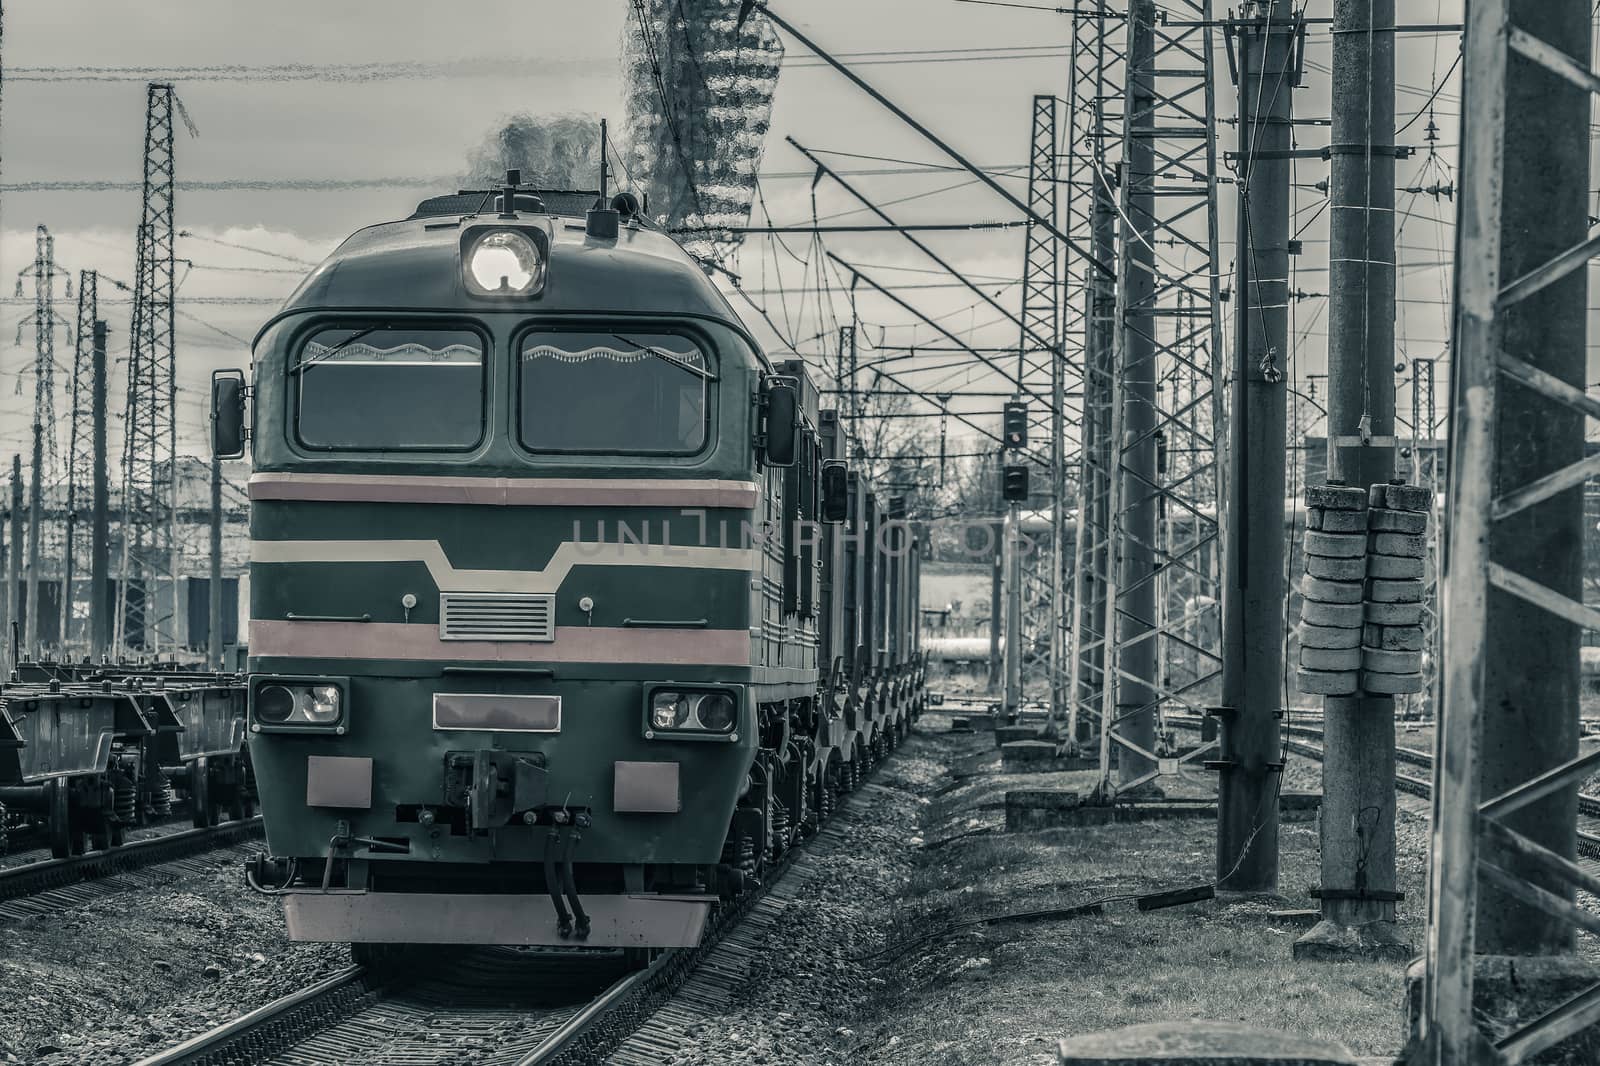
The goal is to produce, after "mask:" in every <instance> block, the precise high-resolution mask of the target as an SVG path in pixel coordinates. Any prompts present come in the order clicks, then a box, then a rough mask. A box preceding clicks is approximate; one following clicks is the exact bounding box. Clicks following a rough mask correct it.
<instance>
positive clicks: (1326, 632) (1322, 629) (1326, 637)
mask: <svg viewBox="0 0 1600 1066" xmlns="http://www.w3.org/2000/svg"><path fill="white" fill-rule="evenodd" d="M1374 628H1376V627H1374ZM1300 647H1302V648H1329V649H1337V648H1359V647H1361V630H1359V629H1355V628H1353V627H1349V626H1314V625H1303V626H1301V627H1300Z"/></svg>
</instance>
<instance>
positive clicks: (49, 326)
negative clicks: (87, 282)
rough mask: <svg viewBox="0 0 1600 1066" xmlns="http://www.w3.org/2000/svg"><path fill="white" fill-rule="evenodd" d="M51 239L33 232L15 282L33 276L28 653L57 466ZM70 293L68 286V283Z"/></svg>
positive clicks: (40, 640)
mask: <svg viewBox="0 0 1600 1066" xmlns="http://www.w3.org/2000/svg"><path fill="white" fill-rule="evenodd" d="M56 273H57V269H56V263H55V238H54V237H52V236H51V235H50V231H49V230H48V229H46V228H45V227H44V226H43V225H42V224H41V225H40V226H39V227H38V228H37V229H35V231H34V256H33V263H32V265H31V266H28V267H25V268H24V269H23V271H22V274H21V277H19V278H18V281H17V290H18V295H21V290H22V280H21V278H22V277H27V278H31V279H32V280H33V314H32V315H30V316H28V317H27V318H25V319H23V320H22V321H21V322H20V323H18V325H17V335H18V340H19V342H20V339H21V335H22V330H23V329H24V327H26V326H27V325H29V324H30V323H31V324H32V325H33V346H34V363H33V461H32V470H31V471H30V474H29V484H28V559H27V572H26V586H27V591H26V603H25V605H24V607H23V626H22V647H23V648H24V649H25V650H26V652H27V653H28V654H31V655H34V656H38V655H39V653H40V652H41V650H42V648H43V645H44V634H43V633H42V632H41V629H40V625H41V622H40V619H41V611H40V608H41V603H40V600H41V595H40V589H41V587H42V585H43V580H44V566H45V556H46V555H47V554H53V553H47V552H46V550H45V546H44V540H45V538H46V537H50V539H51V540H52V541H54V540H55V537H53V536H51V531H50V529H49V528H48V525H47V523H46V522H45V520H44V497H45V485H46V484H47V483H50V482H52V481H53V480H54V477H55V468H56V459H57V456H56V434H55V428H56V401H55V394H56V371H55V367H56V326H57V324H58V318H57V315H56V312H55V278H56ZM68 289H69V292H70V289H71V286H70V284H69V285H68Z"/></svg>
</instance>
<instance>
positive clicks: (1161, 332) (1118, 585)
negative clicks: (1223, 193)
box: [1067, 0, 1225, 797]
mask: <svg viewBox="0 0 1600 1066" xmlns="http://www.w3.org/2000/svg"><path fill="white" fill-rule="evenodd" d="M1212 39H1213V29H1212V21H1211V4H1210V0H1160V2H1155V0H1130V3H1129V4H1128V5H1127V8H1126V9H1125V12H1124V13H1117V14H1113V13H1112V12H1110V11H1108V10H1100V11H1096V12H1091V13H1088V14H1082V13H1080V14H1079V15H1078V17H1077V33H1076V34H1075V38H1074V54H1075V77H1074V120H1073V137H1074V141H1073V144H1072V145H1071V149H1072V153H1071V155H1070V156H1069V174H1068V182H1069V187H1070V188H1072V189H1073V191H1074V192H1075V193H1076V194H1078V197H1079V198H1080V200H1081V201H1082V202H1084V203H1085V204H1086V205H1087V206H1086V208H1085V210H1084V214H1086V215H1087V216H1088V218H1087V226H1088V228H1089V231H1090V234H1091V244H1092V246H1093V247H1096V248H1104V249H1106V250H1108V251H1109V250H1110V248H1111V247H1112V241H1113V235H1112V228H1113V226H1114V225H1115V227H1116V229H1118V230H1119V231H1120V233H1119V234H1118V236H1119V238H1120V239H1119V240H1118V241H1117V248H1118V253H1117V262H1118V271H1117V284H1116V287H1115V289H1114V290H1113V289H1111V288H1109V287H1108V286H1107V285H1106V284H1105V283H1104V282H1103V281H1101V280H1100V279H1098V278H1096V277H1095V275H1094V273H1093V272H1092V271H1089V270H1084V269H1080V270H1069V287H1072V286H1081V288H1079V289H1078V291H1076V292H1073V293H1071V296H1072V297H1075V298H1069V302H1068V306H1069V308H1070V309H1071V310H1069V312H1068V314H1069V316H1070V317H1069V322H1070V321H1074V320H1075V321H1076V322H1078V323H1081V335H1082V337H1083V338H1084V343H1083V346H1082V349H1081V351H1082V361H1081V363H1080V364H1079V366H1080V367H1081V374H1082V380H1083V390H1082V391H1083V395H1084V401H1083V411H1084V415H1083V422H1082V425H1083V430H1082V439H1081V445H1082V446H1081V448H1080V450H1079V455H1078V460H1079V461H1078V466H1079V470H1080V474H1079V477H1080V482H1079V485H1078V501H1079V502H1078V514H1077V527H1078V530H1077V543H1076V544H1075V546H1074V584H1075V588H1076V591H1077V595H1076V597H1075V601H1076V604H1077V610H1076V619H1075V623H1076V624H1075V626H1074V628H1073V632H1072V640H1071V644H1072V649H1073V650H1072V652H1071V655H1070V657H1069V663H1068V666H1069V682H1068V688H1069V691H1070V693H1071V698H1070V700H1069V701H1068V705H1067V708H1068V716H1069V736H1070V739H1071V741H1072V742H1073V743H1081V742H1083V741H1085V740H1087V739H1088V738H1089V735H1090V734H1091V732H1092V733H1093V734H1095V736H1096V739H1097V741H1098V743H1097V744H1096V746H1097V747H1098V750H1099V762H1100V770H1101V787H1100V793H1101V795H1102V796H1103V797H1109V796H1111V795H1114V794H1116V793H1117V792H1119V791H1127V790H1129V789H1133V788H1138V787H1141V786H1144V785H1147V784H1150V783H1151V782H1153V781H1154V780H1155V779H1156V778H1157V777H1158V776H1159V775H1160V774H1161V773H1162V772H1168V773H1170V772H1173V770H1174V769H1182V768H1183V767H1182V766H1181V764H1180V766H1178V767H1174V766H1173V765H1172V764H1171V763H1167V764H1165V766H1163V764H1162V763H1160V762H1159V761H1158V760H1157V755H1158V754H1159V751H1158V748H1157V746H1156V743H1155V741H1156V731H1155V723H1156V717H1157V715H1158V714H1159V713H1161V712H1164V711H1165V710H1166V709H1168V708H1171V707H1183V708H1187V709H1190V710H1199V709H1201V708H1202V707H1203V706H1204V704H1205V703H1206V702H1208V700H1209V699H1210V698H1211V697H1213V696H1214V694H1215V693H1214V689H1215V682H1216V678H1217V676H1218V674H1219V672H1220V667H1221V657H1220V654H1219V642H1220V633H1219V632H1218V630H1217V613H1216V611H1217V603H1218V601H1219V600H1220V598H1221V597H1220V585H1221V581H1220V552H1219V550H1218V546H1219V543H1220V526H1219V518H1218V516H1219V514H1220V513H1221V507H1220V503H1221V495H1222V484H1221V477H1220V471H1221V469H1222V467H1221V466H1220V465H1219V461H1218V460H1219V454H1220V453H1221V452H1222V451H1223V450H1224V449H1225V444H1224V434H1223V433H1222V427H1223V425H1224V415H1223V406H1222V390H1221V387H1220V386H1221V381H1222V373H1223V366H1222V362H1221V359H1222V344H1221V322H1220V320H1219V319H1218V317H1217V316H1216V314H1215V313H1214V311H1213V309H1214V308H1215V307H1216V306H1217V305H1218V303H1219V300H1220V292H1219V282H1218V271H1217V262H1218V254H1217V246H1218V231H1217V201H1216V173H1217V155H1216V151H1217V149H1216V132H1215V119H1216V105H1215V96H1214V92H1213V89H1212V75H1213V67H1212V61H1211V56H1212ZM1113 155H1115V156H1116V158H1117V159H1118V160H1119V162H1118V164H1117V169H1116V171H1115V173H1114V174H1113V173H1112V171H1111V169H1110V166H1109V161H1110V159H1111V157H1112V156H1113ZM1086 188H1087V189H1088V190H1089V191H1090V192H1091V195H1084V191H1085V189H1086ZM1072 333H1073V331H1072V330H1071V329H1070V327H1069V330H1068V336H1071V335H1072ZM1103 723H1109V725H1110V728H1104V727H1103ZM1130 725H1132V726H1135V727H1137V728H1135V729H1132V730H1130V729H1129V728H1128V727H1129V726H1130ZM1199 755H1200V753H1199V752H1196V753H1194V754H1193V755H1191V756H1188V757H1186V758H1187V759H1188V760H1194V759H1195V758H1197V757H1198V756H1199ZM1114 756H1120V757H1118V758H1116V761H1117V762H1118V763H1119V764H1121V766H1122V774H1121V780H1120V782H1119V783H1117V784H1113V783H1112V781H1111V763H1112V761H1113V758H1114Z"/></svg>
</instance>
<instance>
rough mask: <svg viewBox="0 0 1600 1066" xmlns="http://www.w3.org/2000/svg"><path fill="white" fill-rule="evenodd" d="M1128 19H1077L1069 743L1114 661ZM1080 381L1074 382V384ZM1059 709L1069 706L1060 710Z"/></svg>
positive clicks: (1091, 14)
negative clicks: (1118, 308)
mask: <svg viewBox="0 0 1600 1066" xmlns="http://www.w3.org/2000/svg"><path fill="white" fill-rule="evenodd" d="M1125 26H1126V20H1125V19H1124V17H1123V15H1122V13H1121V12H1117V11H1113V10H1112V9H1111V7H1110V6H1109V4H1108V3H1107V2H1106V0H1098V2H1097V3H1096V4H1095V5H1094V9H1093V10H1089V8H1088V5H1080V7H1079V11H1078V13H1077V14H1076V15H1075V17H1074V19H1073V36H1072V87H1071V95H1070V98H1069V105H1070V112H1071V116H1070V124H1071V125H1070V128H1069V130H1068V133H1067V188H1068V190H1070V192H1071V195H1070V196H1069V197H1068V198H1067V211H1066V218H1065V223H1066V228H1067V232H1068V234H1069V235H1070V236H1072V238H1073V242H1072V243H1073V245H1074V246H1075V247H1073V248H1071V249H1070V250H1069V253H1068V255H1067V262H1066V271H1065V274H1066V289H1067V293H1066V299H1065V301H1064V302H1063V325H1062V342H1063V346H1064V350H1065V351H1064V365H1065V368H1066V370H1067V373H1068V375H1069V377H1075V379H1076V381H1077V383H1078V386H1079V388H1078V390H1077V391H1078V392H1079V393H1080V394H1081V396H1082V399H1081V401H1080V407H1079V415H1080V417H1079V420H1078V434H1077V442H1076V452H1075V454H1073V455H1070V456H1069V457H1068V460H1067V461H1068V463H1069V464H1070V465H1072V466H1074V467H1075V468H1076V470H1077V498H1076V503H1077V506H1076V508H1075V513H1074V522H1075V525H1076V533H1075V536H1074V537H1073V556H1072V583H1073V596H1072V604H1073V608H1072V620H1071V637H1070V640H1069V642H1068V649H1067V682H1066V693H1067V698H1066V707H1065V713H1066V718H1067V738H1066V739H1067V742H1068V745H1069V746H1072V747H1076V746H1079V745H1081V744H1084V743H1087V742H1088V741H1089V740H1090V739H1091V736H1090V730H1089V714H1090V713H1092V712H1093V710H1094V709H1095V708H1097V707H1098V693H1099V692H1100V690H1101V688H1102V685H1103V670H1104V666H1105V653H1106V639H1105V629H1104V625H1105V577H1106V574H1107V567H1108V565H1109V558H1110V556H1109V554H1108V553H1109V551H1110V541H1109V522H1108V520H1107V513H1106V505H1107V503H1108V501H1109V496H1110V493H1109V486H1110V472H1111V457H1110V452H1109V450H1108V448H1107V442H1108V441H1109V440H1110V426H1109V415H1110V411H1111V391H1110V378H1109V372H1110V353H1111V344H1110V327H1111V324H1112V321H1113V303H1114V299H1115V287H1114V285H1113V279H1112V278H1110V277H1107V276H1106V275H1105V274H1104V273H1103V272H1102V271H1100V270H1098V269H1097V268H1096V267H1095V265H1094V264H1095V262H1096V261H1098V262H1100V263H1110V262H1114V261H1115V256H1116V248H1115V239H1116V238H1115V214H1114V211H1113V207H1112V204H1111V202H1110V199H1109V192H1110V189H1111V184H1110V180H1109V178H1108V177H1107V160H1108V158H1109V156H1110V152H1111V151H1112V149H1113V147H1114V146H1115V145H1117V144H1118V143H1120V141H1121V132H1120V131H1121V125H1122V119H1123V109H1122V107H1121V106H1120V104H1119V98H1120V96H1121V93H1122V82H1123V80H1124V68H1125V59H1126V34H1125V32H1124V30H1125ZM1069 389H1070V386H1069ZM1053 713H1060V712H1054V711H1053Z"/></svg>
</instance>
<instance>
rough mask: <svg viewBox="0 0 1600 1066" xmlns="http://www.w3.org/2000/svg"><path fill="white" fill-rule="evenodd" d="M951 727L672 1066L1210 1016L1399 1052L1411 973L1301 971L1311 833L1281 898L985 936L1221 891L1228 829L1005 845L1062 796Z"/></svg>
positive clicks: (958, 1056) (909, 1059) (1306, 768)
mask: <svg viewBox="0 0 1600 1066" xmlns="http://www.w3.org/2000/svg"><path fill="white" fill-rule="evenodd" d="M947 727H948V717H947V716H944V715H939V714H934V713H930V714H929V715H927V716H925V717H924V719H923V721H922V723H921V725H920V727H919V731H918V733H917V734H915V735H914V736H913V737H912V739H911V740H910V741H909V742H908V743H907V744H906V745H905V746H903V747H902V748H901V751H900V753H899V754H898V755H897V756H896V758H895V759H894V760H893V761H891V762H890V763H889V764H888V765H887V766H886V767H885V768H884V770H883V771H881V772H880V774H879V775H878V777H877V778H876V783H879V784H882V785H885V786H887V788H888V790H889V791H888V792H886V793H884V794H882V795H881V797H880V799H879V800H878V801H876V804H875V806H874V807H873V808H872V815H871V821H870V822H868V821H867V819H866V818H865V817H862V816H857V817H856V821H855V822H854V824H852V826H851V827H850V828H849V829H848V830H847V838H848V844H847V846H846V847H845V848H842V849H840V853H839V855H838V856H837V858H838V860H839V861H837V862H834V863H832V864H830V865H829V867H828V868H827V870H826V872H824V873H822V874H821V875H820V876H819V877H818V878H817V880H816V881H815V882H814V883H813V885H812V886H811V888H810V889H809V890H808V891H807V893H806V894H805V897H804V898H803V899H801V900H799V901H797V902H796V903H794V904H793V905H791V906H790V907H789V909H788V911H787V913H786V915H785V917H784V920H783V922H782V924H781V925H780V927H779V928H778V930H777V931H775V933H774V935H773V937H772V940H771V942H770V946H769V948H768V950H767V953H766V954H765V956H764V958H763V959H762V960H761V961H760V962H759V963H758V964H757V966H756V968H755V970H754V971H753V972H752V974H751V978H750V980H749V981H748V982H747V983H746V985H745V987H744V988H743V990H742V992H741V993H740V994H738V995H736V996H735V998H734V1000H733V1001H732V1002H731V1003H730V1004H729V1005H728V1006H727V1007H726V1008H725V1009H724V1010H723V1011H721V1012H720V1013H719V1014H717V1015H716V1016H713V1017H709V1018H707V1019H706V1020H705V1021H704V1022H703V1023H702V1024H701V1025H700V1026H699V1028H698V1030H697V1032H696V1034H695V1038H694V1042H693V1043H692V1045H690V1046H689V1047H688V1048H687V1049H686V1050H685V1051H684V1052H683V1053H681V1054H680V1055H679V1056H678V1057H677V1058H675V1059H673V1060H672V1063H673V1066H688V1064H696V1066H708V1064H713V1063H725V1062H726V1063H818V1064H830V1066H831V1064H844V1063H874V1064H881V1066H901V1064H903V1066H913V1064H915V1066H930V1064H946V1063H948V1064H950V1066H955V1064H958V1063H960V1064H967V1063H972V1062H986V1063H1005V1064H1039V1066H1044V1064H1047V1063H1051V1062H1053V1061H1054V1056H1053V1053H1052V1051H1051V1048H1052V1047H1053V1046H1054V1042H1055V1040H1056V1039H1057V1038H1059V1037H1062V1036H1067V1035H1071V1034H1073V1033H1078V1032H1087V1031H1093V1030H1096V1029H1105V1028H1112V1027H1115V1026H1119V1025H1126V1024H1133V1023H1136V1022H1143V1021H1152V1020H1156V1019H1162V1018H1171V1019H1181V1018H1191V1017H1195V1018H1199V1017H1205V1018H1217V1019H1237V1020H1246V1021H1248V1022H1250V1023H1251V1024H1254V1025H1258V1026H1263V1027H1267V1028H1274V1029H1283V1030H1286V1031H1297V1032H1304V1033H1308V1034H1315V1035H1320V1036H1324V1037H1327V1038H1331V1039H1335V1040H1339V1041H1341V1042H1343V1043H1345V1044H1346V1046H1348V1047H1350V1048H1351V1049H1352V1050H1353V1051H1356V1052H1357V1053H1360V1054H1369V1055H1372V1054H1385V1053H1391V1052H1393V1051H1394V1050H1395V1049H1397V1048H1398V1047H1399V1045H1400V1041H1401V1037H1402V1032H1401V1028H1402V1012H1401V999H1400V997H1401V984H1402V981H1401V979H1402V974H1403V967H1401V966H1399V965H1397V964H1392V963H1390V964H1380V963H1348V964H1337V965H1313V964H1303V963H1295V962H1293V961H1292V960H1291V959H1290V946H1291V945H1292V943H1293V941H1294V939H1295V937H1297V936H1298V935H1299V934H1300V933H1301V932H1302V931H1303V930H1302V928H1300V927H1296V926H1293V925H1289V924H1285V923H1284V922H1282V921H1279V920H1277V919H1275V918H1273V917H1272V914H1271V912H1272V911H1273V909H1274V908H1285V907H1287V908H1295V907H1299V908H1313V907H1314V906H1315V901H1314V900H1313V899H1311V898H1310V896H1309V895H1308V889H1309V888H1310V887H1311V886H1312V885H1313V884H1314V883H1315V882H1316V880H1317V868H1316V862H1317V846H1316V842H1317V836H1316V827H1315V825H1314V824H1310V823H1301V824H1287V825H1285V826H1284V827H1283V832H1282V835H1281V838H1280V844H1281V851H1282V878H1281V882H1280V884H1281V888H1280V891H1281V893H1282V895H1283V897H1284V898H1283V900H1282V901H1279V902H1273V903H1250V904H1235V905H1232V906H1223V905H1219V904H1216V903H1204V904H1198V905H1192V906H1187V907H1178V908H1173V909H1170V910H1166V911H1157V912H1152V913H1149V914H1138V913H1135V912H1133V911H1132V910H1131V908H1130V907H1129V906H1127V905H1122V906H1120V907H1118V906H1117V905H1113V906H1112V907H1111V908H1110V909H1109V910H1108V911H1107V913H1106V914H1105V915H1103V916H1100V917H1094V918H1080V919H1076V920H1070V921H1060V920H1055V921H1042V922H1031V923H1024V922H1015V923H1012V922H1006V923H1000V924H971V923H970V919H972V918H974V917H977V916H993V915H996V914H1000V913H1002V912H1014V911H1017V910H1026V909H1034V908H1050V907H1060V906H1063V905H1073V904H1077V903H1081V902H1084V901H1085V900H1088V899H1093V898H1097V897H1100V896H1103V895H1110V894H1114V893H1121V892H1129V891H1148V890H1151V889H1155V888H1168V887H1172V886H1174V885H1181V884H1192V883H1197V882H1203V881H1207V880H1209V878H1210V876H1211V874H1212V865H1213V863H1214V847H1215V845H1214V834H1215V829H1214V826H1213V825H1212V824H1211V823H1210V822H1209V821H1207V820H1204V819H1201V820H1198V821H1171V822H1154V823H1144V824H1141V825H1138V826H1111V827H1103V828H1096V829H1059V830H1045V831H1041V832H1035V833H1020V834H1007V833H1004V832H1002V831H1000V830H999V825H1000V823H1001V821H1002V815H1001V811H1000V810H997V809H996V807H997V802H996V801H997V800H999V799H1001V798H1003V793H1004V790H1005V787H1006V786H1007V785H1008V784H1009V785H1010V787H1017V781H1011V780H1010V779H1011V778H1012V777H1013V776H1015V777H1017V780H1018V781H1026V782H1027V784H1028V787H1045V786H1046V780H1047V779H1046V777H1045V776H1044V775H1001V774H999V772H998V771H999V760H998V759H997V758H996V757H995V754H994V747H993V738H992V737H991V736H989V735H988V734H982V733H980V734H977V735H975V736H955V735H951V734H948V733H945V732H943V730H944V729H946V728H947ZM1030 777H1031V780H1030V779H1029V778H1030ZM1057 777H1060V780H1059V781H1057V780H1055V779H1056V778H1057ZM1048 780H1049V783H1050V785H1053V786H1055V787H1062V786H1066V787H1078V782H1077V781H1076V780H1072V779H1071V777H1069V775H1048ZM1320 784H1321V767H1320V764H1317V763H1315V762H1312V761H1310V760H1308V759H1306V758H1304V757H1301V756H1291V758H1290V761H1289V766H1288V768H1287V772H1286V774H1285V780H1284V787H1286V788H1290V789H1300V790H1307V791H1315V790H1317V789H1319V788H1320ZM1184 791H1188V789H1185V790H1184ZM1425 815H1426V809H1425V807H1419V808H1418V809H1417V810H1412V809H1411V805H1410V804H1405V803H1402V807H1401V810H1400V814H1399V822H1398V836H1399V851H1400V870H1399V873H1400V881H1401V885H1402V888H1403V889H1404V890H1405V891H1406V892H1407V893H1408V900H1407V902H1406V903H1405V904H1404V905H1402V915H1401V922H1402V928H1403V931H1404V932H1405V933H1406V934H1407V935H1409V936H1410V937H1411V938H1412V939H1413V940H1416V941H1418V942H1419V943H1420V937H1421V933H1422V928H1421V926H1422V916H1423V914H1424V910H1425V899H1424V896H1423V884H1424V881H1425V876H1426V870H1425V860H1424V856H1425V852H1426V846H1427V825H1426V820H1425ZM929 845H932V846H929ZM964 922H966V923H969V924H965V925H962V924H961V923H964ZM1242 1005H1247V1006H1244V1007H1242Z"/></svg>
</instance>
